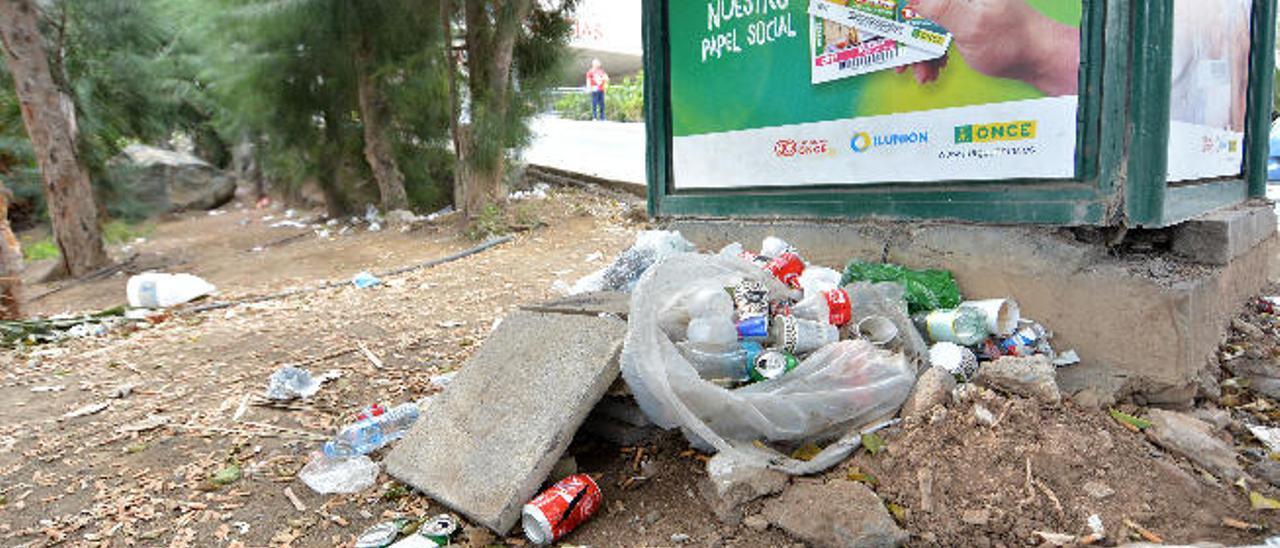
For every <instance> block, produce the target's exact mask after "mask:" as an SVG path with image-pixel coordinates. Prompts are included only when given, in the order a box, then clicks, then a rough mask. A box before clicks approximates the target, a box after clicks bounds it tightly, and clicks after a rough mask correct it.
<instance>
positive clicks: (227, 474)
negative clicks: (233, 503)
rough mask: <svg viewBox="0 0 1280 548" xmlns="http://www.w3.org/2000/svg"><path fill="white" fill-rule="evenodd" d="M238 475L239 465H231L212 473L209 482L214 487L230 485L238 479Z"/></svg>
mask: <svg viewBox="0 0 1280 548" xmlns="http://www.w3.org/2000/svg"><path fill="white" fill-rule="evenodd" d="M240 474H241V471H240V465H238V464H234V463H232V464H228V465H227V466H225V467H223V468H222V469H221V470H218V471H217V472H214V474H213V477H211V478H209V481H210V482H211V483H213V484H214V485H231V484H232V483H235V482H236V481H237V480H239V479H240Z"/></svg>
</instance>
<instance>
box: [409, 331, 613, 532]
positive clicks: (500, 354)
mask: <svg viewBox="0 0 1280 548" xmlns="http://www.w3.org/2000/svg"><path fill="white" fill-rule="evenodd" d="M626 328H627V325H626V323H625V322H622V321H619V320H616V319H612V318H602V317H597V316H584V315H570V314H540V313H534V312H525V311H518V312H515V313H513V314H511V315H510V316H508V317H507V318H506V319H505V320H504V321H503V322H502V323H501V324H500V325H499V326H498V328H497V330H495V331H494V332H493V333H492V334H491V335H490V336H489V339H488V341H486V342H485V344H484V346H482V347H481V348H480V350H479V351H478V352H476V354H475V355H474V356H472V358H471V359H470V360H469V361H468V362H467V364H466V365H464V366H463V367H462V368H461V369H460V371H459V373H458V376H457V377H456V378H455V379H454V380H453V382H452V383H450V384H449V389H448V390H445V391H444V392H442V393H441V394H440V395H439V396H437V397H436V399H435V400H434V401H433V402H432V404H431V412H429V413H426V414H424V416H423V418H422V419H421V420H419V421H418V423H417V424H415V425H414V427H413V429H412V430H410V431H409V434H408V435H407V436H405V438H404V439H403V440H401V441H400V442H399V443H398V444H396V446H395V447H394V448H393V449H392V450H391V452H390V453H389V454H388V455H387V458H386V465H387V472H388V473H389V474H391V476H393V477H395V478H396V479H399V480H400V481H403V482H405V483H407V484H409V485H412V486H413V487H415V488H417V489H418V490H420V491H422V492H424V493H425V494H427V496H429V497H431V498H432V499H435V500H436V501H438V502H440V503H441V504H444V505H445V506H448V507H450V508H452V509H454V510H455V511H457V512H458V513H460V514H463V515H465V516H466V517H467V518H469V520H470V521H472V522H474V523H476V524H478V525H483V526H485V527H488V528H490V529H492V530H493V531H494V532H496V533H498V534H500V535H505V534H506V533H507V531H509V530H510V529H511V527H512V526H513V525H515V524H516V522H517V521H519V519H520V509H521V507H522V506H523V505H524V503H525V502H527V501H528V500H529V499H531V498H533V496H534V495H535V494H537V491H538V488H539V487H541V486H542V483H543V481H544V480H546V479H547V475H548V474H549V473H550V472H551V469H552V467H554V466H555V464H556V461H558V460H559V459H560V456H561V455H563V454H564V451H565V449H566V448H567V447H568V445H569V442H570V441H571V440H572V439H573V436H574V433H575V432H576V431H577V430H578V427H579V426H580V425H581V424H582V421H583V420H584V419H585V418H586V417H587V413H589V412H590V411H591V409H592V408H593V407H595V405H596V403H597V402H599V401H600V398H601V397H603V396H604V393H605V391H606V390H607V389H608V388H609V385H610V384H611V383H612V382H613V381H614V379H616V378H617V377H618V354H619V352H620V351H621V349H622V340H623V338H624V337H625V335H626ZM547 333H555V334H556V336H555V337H547V336H546V334H547ZM531 364H534V365H531Z"/></svg>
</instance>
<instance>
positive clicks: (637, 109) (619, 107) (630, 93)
mask: <svg viewBox="0 0 1280 548" xmlns="http://www.w3.org/2000/svg"><path fill="white" fill-rule="evenodd" d="M555 110H556V112H557V113H559V114H560V116H561V117H564V118H568V119H570V120H590V119H591V95H590V94H589V93H586V92H585V91H584V92H582V93H570V94H568V95H565V96H564V97H561V98H560V100H559V101H556V106H555ZM604 115H605V117H606V118H608V119H609V120H612V121H614V122H643V121H644V73H643V72H640V73H637V74H635V75H634V76H628V77H627V78H626V79H624V80H623V81H622V83H621V84H614V85H611V86H609V90H608V92H606V93H605V94H604Z"/></svg>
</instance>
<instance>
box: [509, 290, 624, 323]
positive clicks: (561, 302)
mask: <svg viewBox="0 0 1280 548" xmlns="http://www.w3.org/2000/svg"><path fill="white" fill-rule="evenodd" d="M521 308H523V309H524V310H530V311H534V312H554V313H557V314H581V315H584V316H599V315H601V314H606V315H610V316H615V317H618V318H621V319H624V320H625V319H627V315H628V314H630V312H631V295H629V294H627V293H623V292H621V291H596V292H592V293H582V294H580V295H570V296H568V297H564V298H562V299H555V300H551V301H547V302H544V303H538V304H532V305H527V306H523V307H521Z"/></svg>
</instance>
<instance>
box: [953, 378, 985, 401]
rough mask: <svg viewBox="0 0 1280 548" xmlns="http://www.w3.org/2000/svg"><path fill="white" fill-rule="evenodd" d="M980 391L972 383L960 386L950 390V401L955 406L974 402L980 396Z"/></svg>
mask: <svg viewBox="0 0 1280 548" xmlns="http://www.w3.org/2000/svg"><path fill="white" fill-rule="evenodd" d="M981 392H982V389H981V388H979V387H978V386H977V385H975V384H972V383H964V384H961V385H959V386H957V387H955V389H953V390H951V400H952V401H954V402H955V403H957V404H960V403H967V402H970V401H974V400H976V399H978V398H979V397H980V396H981Z"/></svg>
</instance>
